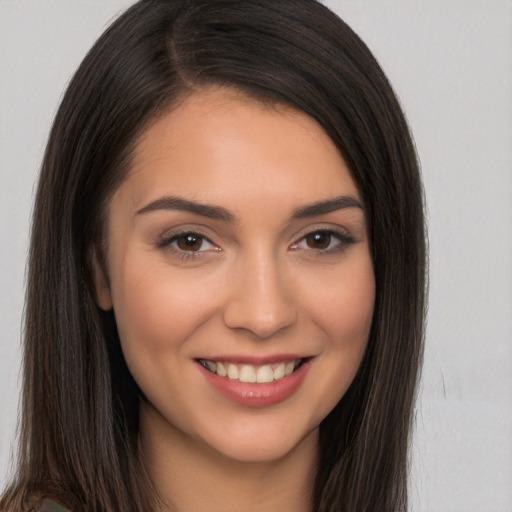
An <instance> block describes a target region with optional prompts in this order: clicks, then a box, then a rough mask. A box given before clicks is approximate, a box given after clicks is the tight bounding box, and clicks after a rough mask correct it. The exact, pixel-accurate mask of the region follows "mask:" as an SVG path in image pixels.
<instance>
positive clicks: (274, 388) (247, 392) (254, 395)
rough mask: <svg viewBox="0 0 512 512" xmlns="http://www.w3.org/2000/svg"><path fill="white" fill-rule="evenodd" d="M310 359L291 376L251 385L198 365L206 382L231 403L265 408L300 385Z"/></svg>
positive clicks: (284, 398)
mask: <svg viewBox="0 0 512 512" xmlns="http://www.w3.org/2000/svg"><path fill="white" fill-rule="evenodd" d="M311 363H312V359H309V360H307V361H305V362H304V363H303V364H302V365H301V366H300V368H298V369H297V370H295V371H294V372H293V373H292V374H291V375H288V376H287V377H283V378H282V379H279V380H275V381H273V382H268V383H264V384H252V383H247V382H240V381H238V380H231V379H228V378H227V377H219V376H218V375H217V374H215V373H212V372H210V371H208V370H207V369H206V368H204V367H203V366H201V365H200V364H199V363H198V367H199V369H200V370H201V371H202V373H203V375H204V376H205V377H206V379H207V381H208V382H209V383H210V384H211V385H212V386H213V387H214V388H215V389H216V390H217V391H219V392H220V393H221V394H223V395H224V396H225V397H227V398H229V399H230V400H231V401H233V402H235V403H237V404H240V405H244V406H245V407H267V406H269V405H274V404H278V403H280V402H283V401H284V400H286V399H287V398H289V397H290V396H291V395H292V394H293V393H294V392H295V391H296V390H297V388H298V387H299V386H300V385H301V383H302V381H303V380H304V378H305V377H306V374H307V372H308V370H309V368H310V367H311Z"/></svg>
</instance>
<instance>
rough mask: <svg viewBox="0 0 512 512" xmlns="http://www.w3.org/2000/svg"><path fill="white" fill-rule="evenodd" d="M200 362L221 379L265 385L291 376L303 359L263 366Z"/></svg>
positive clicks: (205, 360)
mask: <svg viewBox="0 0 512 512" xmlns="http://www.w3.org/2000/svg"><path fill="white" fill-rule="evenodd" d="M199 362H200V363H201V364H202V365H203V366H204V367H205V368H206V369H207V370H209V371H210V372H212V373H216V374H217V375H218V376H219V377H227V378H228V379H230V380H239V381H240V382H247V383H254V382H257V383H259V384H264V383H268V382H273V381H275V380H279V379H282V378H284V377H288V375H291V374H292V373H293V372H294V371H295V370H296V369H297V368H298V367H299V366H300V363H301V359H297V360H295V361H289V362H287V363H273V364H264V365H262V366H253V365H250V364H244V365H237V364H234V363H228V362H227V361H224V362H222V363H221V362H218V361H211V360H208V359H200V360H199Z"/></svg>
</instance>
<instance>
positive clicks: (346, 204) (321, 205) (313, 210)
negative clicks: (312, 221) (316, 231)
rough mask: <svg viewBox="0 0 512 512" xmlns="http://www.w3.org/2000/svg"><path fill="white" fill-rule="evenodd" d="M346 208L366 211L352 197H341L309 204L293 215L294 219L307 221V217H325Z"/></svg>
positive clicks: (298, 209)
mask: <svg viewBox="0 0 512 512" xmlns="http://www.w3.org/2000/svg"><path fill="white" fill-rule="evenodd" d="M344 208H359V209H361V210H364V208H363V205H362V204H361V202H360V201H359V200H358V199H356V198H355V197H352V196H339V197H335V198H333V199H327V200H326V201H320V202H318V203H312V204H308V205H306V206H302V207H300V208H297V209H296V210H295V211H294V212H293V215H292V219H305V218H307V217H315V216H317V215H325V214H326V213H331V212H335V211H337V210H342V209H344Z"/></svg>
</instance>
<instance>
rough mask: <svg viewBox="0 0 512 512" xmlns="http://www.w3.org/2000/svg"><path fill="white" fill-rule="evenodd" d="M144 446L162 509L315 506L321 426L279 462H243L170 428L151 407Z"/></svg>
mask: <svg viewBox="0 0 512 512" xmlns="http://www.w3.org/2000/svg"><path fill="white" fill-rule="evenodd" d="M143 407H145V406H143ZM141 447H142V453H143V457H144V461H145V464H146V466H147V468H148V472H149V476H150V478H151V480H152V481H153V483H154V485H155V487H156V490H157V491H158V493H159V496H160V499H161V506H160V508H159V509H158V512H205V511H208V512H221V511H222V512H239V511H240V510H244V512H268V511H273V512H274V511H276V512H311V510H312V495H313V486H314V480H315V474H316V462H317V455H318V429H317V430H315V431H313V432H312V433H311V434H310V435H309V436H308V437H307V438H306V439H304V440H303V441H302V442H301V443H300V444H299V445H298V446H297V447H295V448H294V449H293V450H292V451H291V452H290V453H288V454H286V455H285V456H284V457H281V458H279V459H277V460H271V461H264V462H240V461H237V460H233V459H230V458H228V457H226V456H224V455H223V454H221V453H219V452H217V451H215V450H214V449H213V448H212V447H210V446H207V445H205V444H204V443H201V442H200V441H197V440H195V439H191V438H190V437H187V436H186V435H185V434H183V433H182V432H179V431H177V430H175V429H172V428H170V427H169V424H167V423H166V422H165V420H164V419H163V418H161V417H160V416H159V415H158V413H157V412H156V411H154V410H149V411H145V413H143V414H141Z"/></svg>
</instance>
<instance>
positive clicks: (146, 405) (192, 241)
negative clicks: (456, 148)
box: [96, 89, 375, 461]
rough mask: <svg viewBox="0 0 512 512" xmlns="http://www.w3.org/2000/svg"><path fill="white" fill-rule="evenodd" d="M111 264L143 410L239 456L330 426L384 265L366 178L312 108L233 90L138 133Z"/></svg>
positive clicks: (114, 226) (116, 205) (209, 94)
mask: <svg viewBox="0 0 512 512" xmlns="http://www.w3.org/2000/svg"><path fill="white" fill-rule="evenodd" d="M106 267H107V277H105V276H104V275H103V274H102V273H101V271H100V270H99V268H98V267H97V268H96V287H97V296H98V302H99V305H100V306H101V307H102V308H104V309H109V308H110V307H113V309H114V312H115V317H116V321H117V325H118V330H119V335H120V339H121V345H122V349H123V353H124V356H125V359H126V363H127V365H128V368H129V369H130V371H131V373H132V375H133V377H134V378H135V380H136V382H137V383H138V385H139V387H140V389H141V390H142V392H143V394H144V396H145V400H144V402H143V406H142V407H141V421H142V423H146V424H149V425H154V426H155V425H158V430H159V432H160V434H161V435H162V436H166V437H168V438H169V439H170V440H172V441H173V442H176V441H177V440H179V439H184V438H186V439H187V440H188V442H192V443H193V444H194V445H195V446H197V447H200V449H204V450H213V451H215V452H217V453H220V454H222V455H224V456H226V457H229V458H231V459H236V460H238V461H264V460H273V459H277V458H279V457H282V456H285V455H286V454H287V453H289V452H290V451H292V450H294V449H296V448H297V447H298V446H300V445H301V443H304V442H306V440H307V439H311V436H314V435H316V433H317V429H318V426H319V424H320V422H321V421H322V420H323V419H324V418H325V417H326V415H327V414H328V413H329V412H330V411H331V410H332V408H333V407H334V406H335V405H336V403H337V402H338V401H339V400H340V398H341V397H342V396H343V394H344V393H345V391H346V390H347V388H348V386H349V385H350V383H351V381H352V380H353V377H354V375H355V373H356V371H357V368H358V366H359V363H360V361H361V359H362V356H363V353H364V350H365V346H366V342H367V338H368V334H369V330H370V324H371V319H372V313H373V305H374V292H375V290H374V288H375V286H374V276H373V268H372V263H371V258H370V252H369V247H368V239H367V233H366V224H365V215H364V210H363V208H362V206H361V200H360V197H359V194H358V190H357V188H356V186H355V184H354V182H353V180H352V178H351V176H350V174H349V171H348V169H347V166H346V164H345V162H344V160H343V159H342V157H341V156H340V154H339V152H338V151H337V149H336V147H335V146H334V144H333V143H332V141H331V140H330V138H329V137H328V136H327V135H326V134H325V133H324V132H323V130H322V129H321V128H320V126H319V125H318V124H317V123H316V122H315V121H314V120H312V119H311V118H309V117H308V116H306V115H304V114H302V113H300V112H297V111H295V110H292V109H289V108H286V107H280V106H277V107H268V106H263V105H261V104H259V103H257V102H255V101H254V100H251V99H248V98H246V97H241V96H240V95H238V96H237V95H236V93H234V92H233V91H229V90H222V89H216V90H209V91H205V92H201V93H196V94H195V95H193V96H191V97H189V98H188V99H186V100H185V101H184V102H182V103H181V104H180V105H179V106H178V107H177V108H175V109H173V110H172V111H170V112H169V113H167V114H166V115H163V116H162V117H161V118H159V119H158V120H157V121H156V122H154V124H153V125H152V126H151V127H150V128H148V129H147V130H146V132H145V133H144V134H143V135H142V136H141V137H140V139H139V140H138V143H137V145H136V148H135V151H134V157H133V162H132V167H131V170H130V172H129V175H128V176H127V178H126V179H125V180H124V182H123V183H122V184H121V186H120V187H119V188H118V190H117V191H116V193H115V194H114V196H113V197H112V200H111V203H110V207H109V213H108V249H107V264H106Z"/></svg>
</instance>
